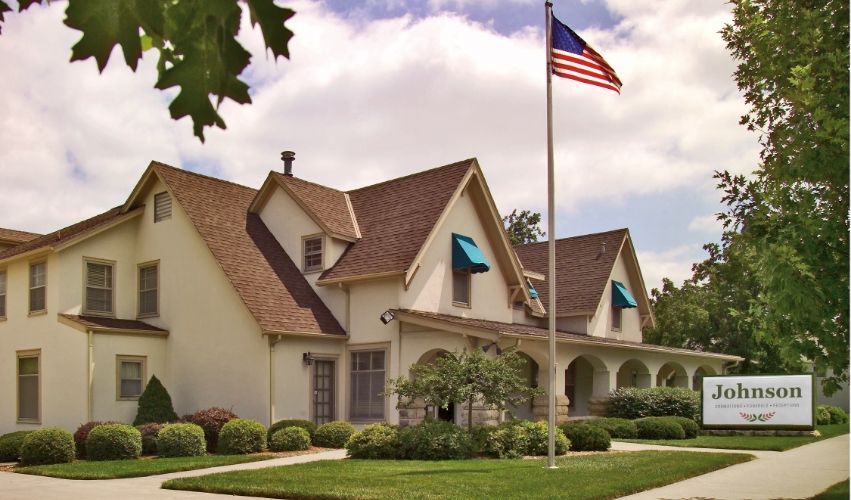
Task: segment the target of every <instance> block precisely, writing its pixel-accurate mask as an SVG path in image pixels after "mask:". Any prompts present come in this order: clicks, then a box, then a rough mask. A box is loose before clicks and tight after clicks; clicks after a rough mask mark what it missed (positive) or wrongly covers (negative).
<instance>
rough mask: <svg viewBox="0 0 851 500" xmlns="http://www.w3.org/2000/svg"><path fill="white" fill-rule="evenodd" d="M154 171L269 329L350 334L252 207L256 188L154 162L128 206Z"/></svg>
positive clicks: (270, 331) (232, 281)
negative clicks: (252, 211)
mask: <svg viewBox="0 0 851 500" xmlns="http://www.w3.org/2000/svg"><path fill="white" fill-rule="evenodd" d="M154 174H155V175H156V176H157V177H158V178H159V179H160V180H161V181H162V183H163V184H165V185H166V188H167V189H168V190H169V192H170V193H171V195H172V196H173V197H174V199H175V201H177V203H178V204H179V205H180V207H181V208H183V210H184V212H186V215H187V216H188V217H189V220H190V221H191V222H192V224H193V225H194V226H195V229H197V231H198V233H199V234H200V235H201V238H202V240H203V241H204V243H205V244H206V245H207V248H209V250H210V252H211V253H212V254H213V257H214V258H215V260H216V261H217V262H218V264H219V266H221V268H222V270H223V271H224V273H225V276H226V277H227V279H228V280H229V281H230V282H231V284H232V285H233V287H234V289H235V290H236V292H237V293H238V294H239V296H240V298H241V299H242V301H243V302H244V303H245V305H246V307H247V308H248V310H249V312H250V313H251V315H252V316H254V318H255V320H256V321H257V323H258V324H259V325H260V328H261V329H262V330H263V332H264V333H297V334H331V335H340V336H344V335H345V331H344V330H343V328H342V327H341V326H340V324H339V323H338V322H337V320H336V319H335V318H334V316H333V315H332V314H331V311H329V310H328V308H327V307H326V306H325V304H324V303H323V302H322V300H320V299H319V297H318V296H317V295H316V293H315V292H314V291H313V289H312V288H311V287H310V285H309V284H308V283H307V281H306V280H305V279H304V276H302V274H301V272H300V271H299V269H298V268H297V267H296V265H295V264H294V263H293V261H292V260H291V259H290V258H289V256H288V255H287V254H286V252H285V251H284V249H283V248H281V246H280V244H279V243H278V241H277V240H276V239H275V237H274V236H273V235H272V233H271V232H269V229H268V228H267V227H266V226H265V225H264V224H263V221H262V220H260V216H259V215H257V214H253V213H249V212H248V207H249V205H250V204H251V201H252V200H253V199H254V197H255V195H256V194H257V191H256V190H254V189H251V188H248V187H245V186H241V185H239V184H234V183H231V182H227V181H223V180H220V179H215V178H213V177H207V176H205V175H200V174H196V173H192V172H187V171H185V170H181V169H178V168H174V167H171V166H169V165H165V164H163V163H159V162H151V165H150V166H149V167H148V171H147V172H146V173H145V175H144V176H143V177H142V179H141V180H140V181H139V184H138V185H137V187H136V189H134V191H133V194H131V197H130V198H129V199H128V200H127V203H125V205H124V207H125V209H129V208H130V207H132V206H133V205H134V203H138V200H137V199H136V198H137V197H138V196H140V194H141V193H142V191H143V190H144V186H145V185H146V183H147V182H148V181H149V179H150V176H151V175H154Z"/></svg>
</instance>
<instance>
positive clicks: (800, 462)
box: [618, 434, 849, 500]
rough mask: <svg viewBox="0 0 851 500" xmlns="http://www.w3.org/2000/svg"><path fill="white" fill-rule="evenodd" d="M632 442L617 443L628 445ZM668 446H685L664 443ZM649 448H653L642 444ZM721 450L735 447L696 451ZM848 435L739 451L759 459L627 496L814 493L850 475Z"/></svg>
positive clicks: (632, 499) (640, 499)
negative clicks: (769, 449) (790, 446)
mask: <svg viewBox="0 0 851 500" xmlns="http://www.w3.org/2000/svg"><path fill="white" fill-rule="evenodd" d="M624 444H629V443H618V445H624ZM662 448H664V449H668V450H674V449H684V448H673V447H662ZM643 449H650V447H649V446H648V447H643ZM692 450H693V451H721V452H727V453H730V452H732V451H733V450H698V449H692ZM848 451H849V436H848V434H845V435H842V436H837V437H834V438H830V439H825V440H824V441H818V442H815V443H812V444H808V445H805V446H801V447H798V448H793V449H791V450H787V451H784V452H764V451H763V452H753V451H740V452H737V453H750V454H753V455H757V456H758V457H759V458H757V459H756V460H753V461H750V462H747V463H743V464H738V465H733V466H730V467H727V468H726V469H721V470H717V471H715V472H710V473H708V474H704V475H702V476H697V477H693V478H691V479H686V480H685V481H680V482H678V483H674V484H669V485H668V486H663V487H661V488H656V489H654V490H648V491H644V492H641V493H637V494H635V495H630V496H627V497H623V498H624V499H629V500H650V499H654V500H655V499H675V498H717V499H726V500H733V499H754V500H755V499H770V498H811V497H813V496H815V495H817V494H819V493H821V492H822V491H824V490H826V489H827V488H829V487H830V486H832V485H834V484H836V483H838V482H840V481H844V480H846V479H848V475H849V472H848Z"/></svg>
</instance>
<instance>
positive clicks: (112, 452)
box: [86, 424, 142, 461]
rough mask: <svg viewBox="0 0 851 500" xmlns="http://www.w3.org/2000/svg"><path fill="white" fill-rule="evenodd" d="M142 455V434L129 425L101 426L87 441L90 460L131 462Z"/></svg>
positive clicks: (95, 429) (92, 432)
mask: <svg viewBox="0 0 851 500" xmlns="http://www.w3.org/2000/svg"><path fill="white" fill-rule="evenodd" d="M141 454H142V434H141V433H140V432H139V429H137V428H135V427H133V426H132V425H127V424H104V425H99V426H97V427H95V428H94V429H92V431H91V432H89V437H88V438H87V439H86V456H87V457H88V459H89V460H97V461H100V460H130V459H134V458H139V455H141Z"/></svg>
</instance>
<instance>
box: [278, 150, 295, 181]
mask: <svg viewBox="0 0 851 500" xmlns="http://www.w3.org/2000/svg"><path fill="white" fill-rule="evenodd" d="M281 160H283V162H284V175H286V176H288V177H292V176H293V161H295V151H281Z"/></svg>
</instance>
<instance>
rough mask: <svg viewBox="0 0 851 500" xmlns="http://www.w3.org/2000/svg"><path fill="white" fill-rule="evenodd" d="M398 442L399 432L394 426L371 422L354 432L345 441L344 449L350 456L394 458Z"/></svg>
mask: <svg viewBox="0 0 851 500" xmlns="http://www.w3.org/2000/svg"><path fill="white" fill-rule="evenodd" d="M398 444H399V432H398V431H397V430H396V428H395V427H393V426H390V425H387V424H372V425H367V426H366V427H364V429H363V430H362V431H360V432H356V433H354V434H353V435H352V437H350V438H349V442H348V443H346V450H347V451H348V455H349V456H350V457H352V458H370V459H391V458H396V455H397V453H396V450H397V448H398Z"/></svg>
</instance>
